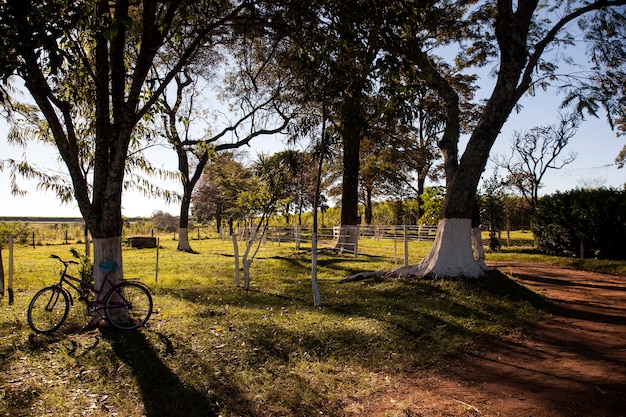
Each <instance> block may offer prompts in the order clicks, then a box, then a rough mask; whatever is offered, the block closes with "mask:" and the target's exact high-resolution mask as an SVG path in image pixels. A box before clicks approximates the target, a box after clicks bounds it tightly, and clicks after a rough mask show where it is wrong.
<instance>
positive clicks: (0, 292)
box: [0, 243, 4, 297]
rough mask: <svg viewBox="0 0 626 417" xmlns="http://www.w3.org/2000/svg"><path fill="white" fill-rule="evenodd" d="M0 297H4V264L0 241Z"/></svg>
mask: <svg viewBox="0 0 626 417" xmlns="http://www.w3.org/2000/svg"><path fill="white" fill-rule="evenodd" d="M0 297H4V265H3V264H2V243H0Z"/></svg>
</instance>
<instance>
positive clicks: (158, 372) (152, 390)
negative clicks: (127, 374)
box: [106, 332, 218, 417]
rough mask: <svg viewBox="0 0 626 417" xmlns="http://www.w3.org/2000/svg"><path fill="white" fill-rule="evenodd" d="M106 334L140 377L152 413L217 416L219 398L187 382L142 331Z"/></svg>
mask: <svg viewBox="0 0 626 417" xmlns="http://www.w3.org/2000/svg"><path fill="white" fill-rule="evenodd" d="M106 338H107V339H108V340H109V342H110V343H111V346H112V348H113V350H114V352H115V354H116V355H117V357H118V358H119V359H120V360H121V361H122V362H124V363H125V364H126V365H127V366H128V367H129V368H130V369H131V370H132V373H133V375H134V376H135V377H136V378H137V382H138V385H139V387H140V389H141V395H142V399H143V404H144V408H145V415H146V416H148V417H157V416H171V417H177V416H180V417H213V416H217V415H218V410H217V408H218V407H217V405H216V399H214V398H209V397H208V396H207V395H205V394H203V393H201V392H199V391H198V390H197V389H195V388H194V387H191V386H187V385H185V384H184V383H183V382H182V381H181V380H180V379H179V377H178V376H177V375H176V374H175V373H174V372H172V371H171V370H170V369H169V368H168V367H167V366H166V365H165V364H164V363H163V361H162V360H161V358H159V356H158V355H157V352H156V351H155V349H154V347H153V346H152V344H151V343H150V342H149V341H148V340H147V339H146V337H145V336H144V335H143V334H142V333H140V332H128V333H110V334H107V335H106Z"/></svg>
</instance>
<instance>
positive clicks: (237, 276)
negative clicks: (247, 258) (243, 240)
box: [233, 233, 241, 287]
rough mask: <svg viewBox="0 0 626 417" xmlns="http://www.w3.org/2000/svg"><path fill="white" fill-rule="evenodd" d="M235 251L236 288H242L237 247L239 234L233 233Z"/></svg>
mask: <svg viewBox="0 0 626 417" xmlns="http://www.w3.org/2000/svg"><path fill="white" fill-rule="evenodd" d="M233 250H234V256H235V286H237V287H240V286H241V277H240V275H239V246H238V245H237V233H233Z"/></svg>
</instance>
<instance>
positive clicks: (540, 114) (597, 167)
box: [0, 79, 626, 217]
mask: <svg viewBox="0 0 626 417" xmlns="http://www.w3.org/2000/svg"><path fill="white" fill-rule="evenodd" d="M483 81H484V84H486V85H488V84H490V83H491V82H492V80H487V79H485V80H481V83H482V82H483ZM486 90H489V88H487V89H486ZM561 99H562V98H561V97H559V96H557V95H556V94H554V92H553V90H548V91H540V92H538V93H537V94H536V95H535V96H533V97H530V96H526V97H523V98H522V100H521V101H520V104H521V105H522V106H523V108H522V110H521V112H519V113H515V112H513V113H512V114H511V115H510V116H509V119H508V121H507V123H506V124H505V126H504V127H503V129H502V131H501V133H500V135H499V137H498V139H497V141H496V143H495V145H494V147H493V149H492V152H491V155H492V156H494V155H497V154H501V155H509V154H510V152H511V143H512V138H513V134H514V132H516V131H517V132H523V131H527V130H530V129H532V128H533V127H538V126H548V125H553V124H556V123H558V118H559V111H558V108H559V104H560V102H561ZM601 117H604V115H601ZM7 132H8V127H7V125H6V123H5V122H4V121H3V120H2V119H1V118H0V160H6V159H9V158H11V159H15V160H22V159H26V160H28V161H29V162H30V163H35V164H36V165H37V166H38V167H40V168H45V169H46V170H49V171H50V172H65V169H64V167H63V164H62V163H61V162H60V160H59V156H58V153H57V152H56V149H55V148H54V147H51V146H46V147H44V146H42V145H35V144H30V145H29V146H28V148H27V149H22V148H19V147H15V146H11V145H9V144H8V143H7V141H6V137H7ZM625 144H626V137H616V135H615V132H614V131H612V130H611V129H610V127H609V124H608V122H607V121H606V119H597V118H593V117H587V118H586V120H585V121H584V122H583V123H582V124H581V125H580V127H579V129H578V131H577V133H576V135H575V136H574V137H573V138H572V139H571V140H570V143H569V145H568V146H567V148H566V149H565V150H564V151H563V155H568V154H570V153H576V154H577V157H576V159H575V160H574V162H572V163H570V164H569V165H567V166H565V167H564V168H562V169H560V170H549V171H548V172H547V174H546V176H545V178H544V179H543V181H542V188H541V190H540V194H541V195H547V194H552V193H554V192H556V191H567V190H571V189H574V188H577V187H585V186H595V187H598V186H604V187H615V188H622V187H623V185H624V184H625V183H626V168H625V169H618V168H617V167H616V165H615V164H614V161H615V158H616V156H617V155H618V153H619V152H620V150H621V149H622V148H623V147H624V145H625ZM463 146H464V144H463V141H461V143H460V148H461V150H460V152H461V153H462V151H463ZM285 147H286V145H285V143H284V142H283V140H282V139H281V138H280V137H257V138H255V139H254V140H253V141H252V143H251V146H250V147H249V148H246V149H247V151H248V153H249V154H250V155H251V156H253V157H254V156H255V155H256V154H259V153H270V154H271V153H274V152H276V151H278V150H281V149H283V148H285ZM147 156H148V158H149V160H150V161H151V162H152V163H153V165H155V166H158V167H163V168H166V169H172V170H174V169H175V168H176V165H177V162H176V154H175V152H174V151H173V150H172V149H168V148H153V149H151V150H149V151H148V153H147ZM492 174H493V167H492V166H491V164H488V166H487V168H486V169H485V172H484V174H483V178H487V177H490V176H491V175H492ZM501 174H502V173H501ZM155 182H156V183H157V184H159V185H161V186H163V187H164V188H168V189H170V190H180V186H179V184H177V183H176V182H169V183H159V182H158V181H155ZM18 183H19V185H20V187H21V188H22V189H24V190H26V191H27V194H26V195H25V196H13V195H11V188H10V179H9V172H8V170H6V169H5V171H3V172H0V217H13V216H28V217H39V216H45V217H81V215H80V211H79V210H78V207H77V206H76V204H75V203H71V204H62V203H61V202H60V201H59V200H57V198H56V196H55V195H54V193H53V192H51V191H38V190H37V189H36V186H37V183H36V182H35V181H29V180H25V179H19V180H18ZM426 185H427V186H428V185H434V184H426ZM122 206H123V207H122V214H123V215H124V216H126V217H149V216H151V215H152V214H153V213H154V212H155V211H163V212H167V213H170V214H172V215H178V214H179V207H178V205H177V204H176V203H174V204H167V203H165V202H163V201H160V200H158V199H155V198H148V197H144V196H142V195H140V194H138V193H137V192H125V194H124V195H123V199H122Z"/></svg>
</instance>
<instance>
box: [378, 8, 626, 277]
mask: <svg viewBox="0 0 626 417" xmlns="http://www.w3.org/2000/svg"><path fill="white" fill-rule="evenodd" d="M463 4H466V6H467V9H465V10H463V8H462V6H461V3H458V2H440V3H437V4H436V5H435V7H434V9H438V10H439V11H440V15H439V22H438V27H439V29H438V31H437V32H430V33H428V32H426V31H425V30H424V27H423V25H422V21H423V19H422V17H423V16H421V15H420V14H419V13H417V12H416V11H415V10H414V9H413V6H412V4H411V3H402V6H398V7H399V8H404V9H403V10H402V12H401V13H399V14H400V15H404V16H413V18H409V19H406V20H404V21H399V22H398V25H397V26H392V30H393V31H395V32H392V33H391V35H390V36H392V37H395V38H394V39H395V45H396V47H397V46H399V47H400V48H401V49H400V50H399V53H400V54H401V55H402V56H403V57H404V59H405V61H406V63H407V64H409V65H411V66H412V67H414V68H416V69H417V70H418V71H419V73H420V74H422V77H423V79H424V80H425V81H426V82H427V83H428V85H429V86H430V87H431V88H432V89H434V90H436V91H438V92H439V95H440V97H441V99H442V101H443V103H444V105H445V117H446V128H445V132H444V135H443V138H442V140H441V141H440V143H439V147H440V149H441V150H442V152H443V156H444V164H445V172H446V188H447V192H446V198H445V202H444V206H443V219H442V221H441V222H440V224H439V228H438V232H437V238H436V241H435V243H434V245H433V249H432V250H431V252H430V254H429V255H428V257H427V258H426V259H424V260H423V261H422V262H421V263H419V264H418V265H414V266H410V267H406V268H403V269H401V270H398V271H397V273H398V274H407V275H424V274H430V275H436V276H446V277H451V276H458V275H464V276H469V277H479V276H482V275H484V273H485V271H484V267H483V266H482V264H481V263H480V262H479V261H477V260H476V259H474V255H473V252H472V246H471V228H472V212H473V206H474V204H473V202H474V196H475V194H476V190H477V187H478V183H479V181H480V178H481V175H482V172H483V170H484V168H485V165H486V163H487V161H488V158H489V154H490V151H491V148H492V146H493V144H494V142H495V140H496V139H497V137H498V135H499V132H500V130H501V129H502V127H503V125H504V123H505V122H506V120H507V118H508V117H509V116H510V114H511V112H512V111H513V110H514V109H515V108H516V106H517V105H518V102H519V100H520V98H521V97H522V96H523V95H524V94H525V93H527V92H528V91H530V90H531V88H532V87H538V86H540V85H541V86H546V85H547V83H549V82H550V80H559V79H560V78H559V73H558V68H559V62H558V61H557V59H558V54H553V53H552V52H555V51H556V52H558V49H559V48H562V47H564V46H567V45H572V44H573V43H574V39H575V36H574V35H572V34H571V33H570V30H571V29H572V26H573V25H575V23H576V22H579V23H581V22H585V24H581V25H580V27H581V28H583V29H584V28H592V29H590V30H594V31H596V32H598V33H600V32H603V31H604V36H596V38H595V39H596V40H597V41H598V43H597V44H593V45H591V48H590V50H591V51H598V48H600V49H603V50H604V51H605V52H609V53H610V56H611V57H612V59H611V60H609V61H607V60H604V61H603V60H602V59H599V58H597V57H596V58H593V57H592V58H593V59H594V61H593V63H594V65H596V66H597V68H598V69H600V68H604V69H605V70H606V69H607V68H608V69H609V70H610V69H611V68H623V65H624V62H625V55H624V53H623V51H624V46H623V45H624V29H623V28H624V11H625V9H624V7H623V6H624V4H626V2H625V1H623V0H614V1H607V0H599V1H591V2H584V3H582V2H581V3H573V2H569V1H562V2H561V1H560V2H554V3H549V4H543V3H540V2H539V1H537V0H520V1H517V2H513V1H511V0H496V1H493V2H487V3H482V2H480V3H478V2H477V3H475V4H469V3H463ZM457 13H461V14H460V15H459V14H457ZM430 16H436V14H434V13H432V10H431V14H430ZM451 19H452V20H451ZM583 19H585V20H583ZM398 34H400V35H399V36H398ZM456 39H462V40H463V42H462V45H461V46H462V47H463V46H465V47H463V48H462V51H461V54H460V55H459V56H457V58H456V60H455V63H456V64H461V65H463V67H464V68H465V69H467V68H469V67H471V66H473V65H485V64H486V63H488V62H494V61H495V65H496V68H497V71H495V73H496V77H495V83H494V84H493V88H492V90H491V92H490V93H489V94H488V95H487V98H486V100H485V101H484V105H483V107H482V109H481V113H480V115H479V119H478V122H477V123H476V125H475V127H474V128H473V130H472V132H471V134H470V135H469V139H468V142H467V145H466V147H465V151H464V152H463V154H462V155H461V156H460V158H459V139H460V125H461V122H460V120H461V107H460V105H459V102H460V101H459V94H458V92H457V91H456V90H455V88H454V85H453V84H452V83H451V81H450V79H451V77H450V73H449V68H450V65H442V63H441V60H440V59H439V58H437V57H436V55H435V53H436V46H441V45H443V44H445V43H448V44H451V43H452V40H456ZM438 42H439V44H438ZM618 51H621V53H618ZM604 55H605V56H607V54H604ZM555 82H556V81H555ZM587 83H588V85H591V84H593V83H594V80H593V79H590V80H588V81H587ZM578 91H581V93H582V92H583V91H582V90H580V89H579V90H578ZM594 91H597V90H594ZM604 97H607V96H606V95H605V96H604ZM580 103H583V101H580ZM607 110H609V111H612V110H614V109H611V108H610V107H607Z"/></svg>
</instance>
